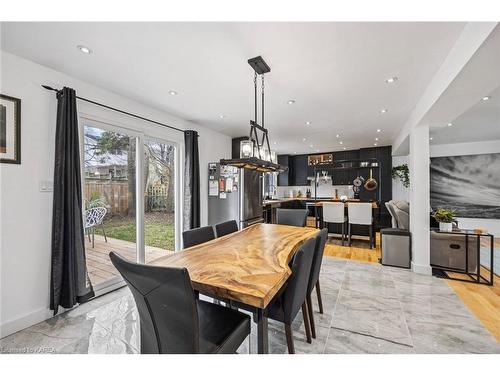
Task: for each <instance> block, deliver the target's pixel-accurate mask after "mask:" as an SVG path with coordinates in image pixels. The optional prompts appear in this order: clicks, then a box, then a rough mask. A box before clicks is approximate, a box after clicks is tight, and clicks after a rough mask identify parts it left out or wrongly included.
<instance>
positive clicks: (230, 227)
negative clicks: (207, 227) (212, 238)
mask: <svg viewBox="0 0 500 375" xmlns="http://www.w3.org/2000/svg"><path fill="white" fill-rule="evenodd" d="M237 231H238V223H237V222H236V220H229V221H225V222H223V223H220V224H216V225H215V234H216V235H217V237H222V236H225V235H227V234H231V233H234V232H237Z"/></svg>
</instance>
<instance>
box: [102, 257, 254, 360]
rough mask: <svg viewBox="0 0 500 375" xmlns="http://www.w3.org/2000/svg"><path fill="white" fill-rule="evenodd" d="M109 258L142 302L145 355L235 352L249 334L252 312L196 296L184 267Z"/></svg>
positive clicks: (139, 306)
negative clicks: (160, 265)
mask: <svg viewBox="0 0 500 375" xmlns="http://www.w3.org/2000/svg"><path fill="white" fill-rule="evenodd" d="M109 257H110V258H111V262H112V263H113V265H114V266H115V267H116V269H117V270H118V271H119V272H120V274H121V275H122V277H123V279H124V280H125V282H126V283H127V285H128V287H129V288H130V291H131V292H132V295H133V297H134V300H135V304H136V305H137V310H138V312H139V318H140V330H141V353H142V354H163V353H172V354H173V353H176V354H181V353H190V354H196V353H203V354H210V353H213V354H229V353H235V352H236V350H237V349H238V348H239V347H240V346H241V344H242V343H243V341H245V338H246V337H247V336H248V335H249V334H250V317H249V316H248V315H246V314H244V313H241V312H239V311H236V310H231V309H229V308H226V307H223V306H219V305H215V304H213V303H210V302H206V301H202V300H199V299H198V300H197V299H196V298H195V292H194V291H193V287H192V285H191V279H190V278H189V273H188V271H187V270H186V269H185V268H171V267H155V266H149V265H145V264H138V263H132V262H129V261H128V260H126V259H124V258H122V257H121V256H119V255H118V254H116V253H115V252H111V253H110V254H109Z"/></svg>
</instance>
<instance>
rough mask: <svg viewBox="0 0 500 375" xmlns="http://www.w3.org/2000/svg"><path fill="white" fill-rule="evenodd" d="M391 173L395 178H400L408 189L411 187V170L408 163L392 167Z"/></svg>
mask: <svg viewBox="0 0 500 375" xmlns="http://www.w3.org/2000/svg"><path fill="white" fill-rule="evenodd" d="M391 175H392V178H393V179H394V180H395V179H396V178H399V180H400V181H401V183H402V184H403V186H404V187H405V188H407V189H408V188H409V187H410V170H409V169H408V164H402V165H398V166H397V167H392V169H391Z"/></svg>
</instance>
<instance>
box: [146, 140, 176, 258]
mask: <svg viewBox="0 0 500 375" xmlns="http://www.w3.org/2000/svg"><path fill="white" fill-rule="evenodd" d="M175 153H176V148H175V145H173V144H169V143H167V142H164V141H158V140H153V139H146V140H145V141H144V243H145V263H149V262H151V261H152V260H154V259H156V258H158V257H160V256H164V255H166V254H168V252H171V251H174V250H175Z"/></svg>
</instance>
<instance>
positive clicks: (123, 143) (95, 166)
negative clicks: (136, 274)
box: [80, 119, 176, 294]
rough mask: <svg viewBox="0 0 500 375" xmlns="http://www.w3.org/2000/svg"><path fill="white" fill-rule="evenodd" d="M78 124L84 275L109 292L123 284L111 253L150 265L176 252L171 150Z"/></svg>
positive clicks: (168, 145)
mask: <svg viewBox="0 0 500 375" xmlns="http://www.w3.org/2000/svg"><path fill="white" fill-rule="evenodd" d="M80 123H81V133H82V145H83V147H82V169H83V172H82V180H83V181H82V182H83V188H82V189H83V190H82V191H83V197H84V216H85V217H84V222H85V235H86V242H85V252H86V260H87V270H88V274H89V278H90V280H91V282H92V285H93V286H94V289H95V290H96V291H99V290H106V291H109V290H110V289H112V288H114V287H118V286H120V285H123V281H122V279H121V277H120V275H119V273H118V271H117V270H116V269H115V268H114V266H113V265H112V264H111V261H110V259H109V253H110V252H111V251H114V252H116V253H118V254H120V255H121V256H123V257H124V258H126V259H129V260H131V261H134V262H136V261H137V262H141V263H149V262H151V261H152V260H154V259H157V258H159V257H161V256H164V255H166V254H168V253H169V252H170V251H174V250H175V238H176V230H175V229H176V227H175V223H176V220H175V202H176V199H175V197H176V180H175V172H176V171H175V168H176V147H175V144H173V143H169V142H167V141H162V140H157V139H152V138H146V137H145V136H144V135H143V134H140V133H135V132H133V131H129V130H125V129H123V128H119V127H116V126H110V125H109V124H104V123H101V122H98V121H93V120H88V119H81V120H80ZM98 294H99V293H98Z"/></svg>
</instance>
